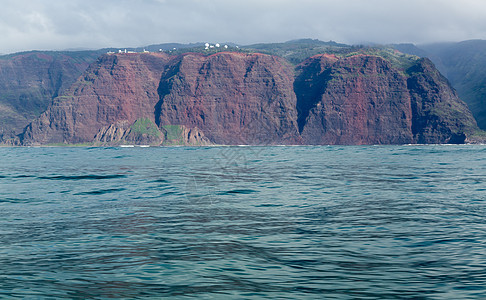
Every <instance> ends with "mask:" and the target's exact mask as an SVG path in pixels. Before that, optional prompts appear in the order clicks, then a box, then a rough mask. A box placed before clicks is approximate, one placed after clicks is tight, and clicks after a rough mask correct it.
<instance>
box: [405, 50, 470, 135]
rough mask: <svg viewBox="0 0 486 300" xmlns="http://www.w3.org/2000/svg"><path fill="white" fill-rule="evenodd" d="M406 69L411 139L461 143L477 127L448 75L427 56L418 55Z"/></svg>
mask: <svg viewBox="0 0 486 300" xmlns="http://www.w3.org/2000/svg"><path fill="white" fill-rule="evenodd" d="M407 72H408V73H409V74H410V77H409V78H408V81H407V86H408V89H409V90H410V95H411V100H412V101H411V104H412V115H413V118H412V132H413V135H414V142H416V143H420V144H437V143H454V144H455V143H459V144H461V143H464V140H465V139H466V137H467V136H468V135H470V134H471V133H472V132H473V131H474V130H475V129H476V126H477V125H476V121H475V120H474V117H473V115H472V114H471V112H470V110H469V109H468V107H467V105H466V104H465V103H464V102H462V101H461V100H460V99H459V97H458V96H457V94H456V92H455V91H454V89H453V88H452V87H451V85H450V84H449V82H448V81H447V79H446V78H445V77H444V76H442V75H441V74H440V73H439V71H437V69H436V68H435V67H434V65H433V64H432V62H431V61H430V60H429V59H421V60H420V61H419V62H418V63H417V64H415V65H414V66H412V67H411V68H409V69H408V71H407Z"/></svg>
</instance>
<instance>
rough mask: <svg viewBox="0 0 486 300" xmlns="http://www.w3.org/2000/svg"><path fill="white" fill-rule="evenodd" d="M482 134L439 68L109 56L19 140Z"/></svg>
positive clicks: (195, 141)
mask: <svg viewBox="0 0 486 300" xmlns="http://www.w3.org/2000/svg"><path fill="white" fill-rule="evenodd" d="M476 128H477V126H476V123H475V121H474V119H473V117H472V115H471V114H470V112H469V110H468V109H467V106H465V104H464V103H463V102H462V101H460V99H459V98H457V95H456V94H455V92H454V91H453V89H452V88H451V87H450V85H449V84H448V82H447V80H445V78H443V77H442V76H441V75H440V74H439V73H438V72H437V70H436V69H435V68H434V66H433V65H432V64H431V63H430V62H429V61H427V60H418V61H416V63H414V64H413V66H412V67H410V68H409V69H407V70H402V69H398V68H397V67H395V66H394V65H393V64H392V63H391V62H389V61H387V60H385V59H384V58H382V57H379V56H374V55H363V54H361V55H352V56H349V57H341V58H338V57H336V56H333V55H327V54H323V55H317V56H314V57H311V58H309V59H308V60H306V61H304V62H303V63H302V64H300V65H299V66H297V68H294V67H293V66H292V65H290V64H289V63H288V62H287V61H285V60H284V59H283V58H279V57H275V56H270V55H263V54H245V53H232V52H221V53H217V54H214V55H210V56H205V55H202V54H191V53H189V54H184V55H181V56H177V57H170V56H168V55H166V54H161V53H157V54H154V53H151V54H117V55H105V56H103V57H101V58H100V59H99V60H98V61H97V62H96V63H94V64H93V65H91V66H90V67H89V68H88V70H87V71H86V72H85V74H84V75H83V76H81V77H80V79H78V81H77V82H76V83H75V84H74V85H73V86H72V87H71V88H70V89H69V90H68V91H67V92H65V93H64V94H63V95H62V96H59V97H57V98H56V99H55V101H54V103H53V104H52V105H51V106H50V107H49V109H48V110H47V111H46V112H45V113H43V114H42V115H41V116H40V117H39V118H37V119H36V120H35V121H33V122H32V123H31V124H30V125H29V126H28V127H27V128H26V129H25V131H24V134H23V135H22V136H20V137H21V138H23V140H22V142H23V144H24V145H43V144H49V143H69V144H73V143H87V142H88V143H94V144H98V145H99V144H102V145H107V144H115V145H116V144H126V143H128V144H132V143H134V144H151V145H210V144H224V145H237V144H245V145H276V144H287V145H295V144H313V145H314V144H315V145H325V144H346V145H360V144H409V143H462V142H464V141H465V140H466V139H467V137H468V135H469V134H470V133H471V132H473V131H474V130H475V129H476Z"/></svg>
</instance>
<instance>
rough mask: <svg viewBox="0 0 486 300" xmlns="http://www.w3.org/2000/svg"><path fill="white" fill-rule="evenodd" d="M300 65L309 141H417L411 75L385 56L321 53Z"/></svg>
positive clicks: (303, 123) (302, 114) (298, 86)
mask: <svg viewBox="0 0 486 300" xmlns="http://www.w3.org/2000/svg"><path fill="white" fill-rule="evenodd" d="M299 68H300V72H301V74H300V75H299V76H298V77H297V79H296V82H295V91H296V93H297V97H298V103H297V104H298V105H297V108H298V110H299V128H300V130H301V133H302V137H303V139H304V141H305V143H308V144H317V145H321V144H347V145H355V144H406V143H411V142H412V141H413V138H412V132H411V119H412V112H411V107H410V94H409V93H408V89H407V79H406V77H405V75H404V74H401V73H400V72H399V71H398V70H396V69H394V68H393V67H392V66H391V64H390V63H389V62H387V61H386V60H384V59H383V58H380V57H376V56H365V55H356V56H352V57H348V58H343V59H337V58H336V57H332V56H328V55H318V56H315V57H312V58H310V59H309V60H307V61H305V62H304V63H303V64H302V65H301V66H300V67H299Z"/></svg>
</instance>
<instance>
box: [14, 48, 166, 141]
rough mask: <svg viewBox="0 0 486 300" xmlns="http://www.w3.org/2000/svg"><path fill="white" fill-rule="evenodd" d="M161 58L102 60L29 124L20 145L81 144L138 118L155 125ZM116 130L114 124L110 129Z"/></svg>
mask: <svg viewBox="0 0 486 300" xmlns="http://www.w3.org/2000/svg"><path fill="white" fill-rule="evenodd" d="M168 61H169V56H167V55H166V54H155V53H152V54H123V55H121V54H120V55H118V54H117V55H114V54H113V55H104V56H102V57H101V58H100V59H99V60H98V61H97V62H96V63H94V64H93V65H91V66H90V67H89V68H88V70H87V71H86V72H85V74H84V75H83V76H81V77H80V78H79V79H78V81H77V82H76V83H75V84H74V85H73V86H72V87H71V88H70V89H69V90H68V91H67V92H66V93H64V94H63V95H62V96H59V97H57V98H56V99H55V100H54V102H53V104H52V105H51V106H50V107H49V109H48V110H47V111H46V112H45V113H43V114H42V115H41V116H40V117H39V118H38V119H37V120H35V121H34V122H32V123H31V124H30V125H29V126H28V127H27V128H26V130H25V133H24V134H23V143H24V144H26V145H30V144H50V143H85V142H91V141H93V139H94V137H95V136H96V135H97V134H98V132H99V131H100V130H102V129H103V128H104V127H109V126H111V125H112V124H116V123H119V122H121V121H127V122H128V123H129V124H133V123H134V122H135V121H136V120H137V119H139V118H147V117H148V118H149V119H151V120H152V121H154V119H153V118H154V117H153V109H154V106H155V104H156V103H157V102H158V101H159V95H158V93H157V88H158V85H159V81H160V75H161V73H162V72H163V70H164V67H165V65H166V64H167V62H168ZM114 126H115V125H114Z"/></svg>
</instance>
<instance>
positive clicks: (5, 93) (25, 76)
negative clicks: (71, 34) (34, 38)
mask: <svg viewBox="0 0 486 300" xmlns="http://www.w3.org/2000/svg"><path fill="white" fill-rule="evenodd" d="M97 57H98V54H97V53H95V52H35V51H34V52H25V53H18V54H12V55H6V56H0V136H4V137H5V139H6V138H8V137H12V136H15V135H16V134H19V133H21V132H22V130H23V129H24V127H25V126H26V125H27V124H29V123H30V122H31V121H32V120H33V119H34V118H36V117H38V116H39V115H40V114H41V113H42V112H43V111H45V110H46V109H47V107H48V106H49V104H50V102H51V101H52V99H53V98H54V97H56V96H58V95H60V94H62V93H63V92H64V91H65V90H66V89H67V88H69V87H70V86H71V85H72V84H73V83H74V82H75V81H76V79H77V78H78V77H79V76H80V75H81V74H82V73H83V72H84V71H85V70H86V68H87V67H88V66H89V64H91V63H92V62H94V61H95V60H96V59H97Z"/></svg>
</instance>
